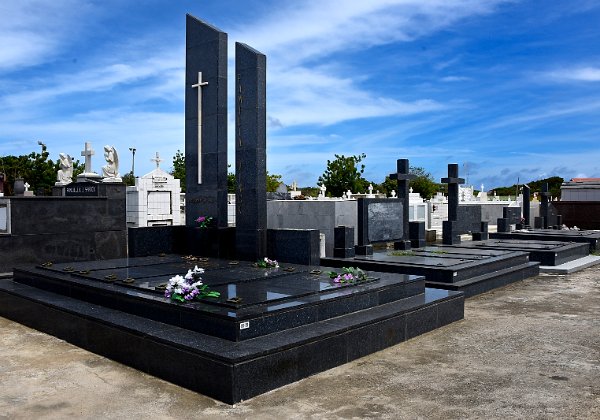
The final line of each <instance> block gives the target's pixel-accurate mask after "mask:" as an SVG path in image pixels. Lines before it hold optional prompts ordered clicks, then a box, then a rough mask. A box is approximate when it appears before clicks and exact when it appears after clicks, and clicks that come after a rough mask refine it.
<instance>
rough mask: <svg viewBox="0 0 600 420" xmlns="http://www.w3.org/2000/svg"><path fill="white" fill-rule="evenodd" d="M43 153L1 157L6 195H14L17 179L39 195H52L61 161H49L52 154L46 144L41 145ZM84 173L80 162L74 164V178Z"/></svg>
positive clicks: (1, 169)
mask: <svg viewBox="0 0 600 420" xmlns="http://www.w3.org/2000/svg"><path fill="white" fill-rule="evenodd" d="M41 146H42V152H41V153H37V152H32V153H30V154H28V155H21V156H3V157H0V172H3V173H4V174H5V177H6V179H5V188H4V193H5V194H6V195H12V194H13V193H14V182H15V179H16V178H23V179H24V180H25V182H27V183H28V184H29V185H30V186H31V187H30V189H31V191H34V192H35V193H36V194H38V195H50V194H51V193H52V187H53V186H54V183H55V182H56V174H57V172H58V170H59V169H60V159H57V160H56V162H54V161H52V160H51V159H48V157H49V155H50V153H48V150H47V148H46V145H45V144H41ZM82 171H83V168H82V166H81V165H80V164H79V161H74V162H73V177H75V176H77V175H78V174H80V173H81V172H82Z"/></svg>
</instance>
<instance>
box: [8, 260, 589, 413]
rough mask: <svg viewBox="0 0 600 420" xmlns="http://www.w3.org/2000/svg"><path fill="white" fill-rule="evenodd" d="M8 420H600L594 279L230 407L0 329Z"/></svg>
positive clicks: (538, 282)
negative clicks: (80, 419)
mask: <svg viewBox="0 0 600 420" xmlns="http://www.w3.org/2000/svg"><path fill="white" fill-rule="evenodd" d="M165 363H168V360H165ZM5 418H10V419H13V418H14V419H21V418H22V419H41V418H44V419H65V418H85V419H105V418H107V419H113V418H114V419H125V418H127V419H140V418H146V419H149V418H152V419H168V418H177V419H187V418H207V419H213V418H252V419H294V418H311V419H312V418H327V419H336V418H393V419H404V418H406V419H413V418H435V419H437V418H439V419H450V418H485V419H489V418H502V419H506V418H527V419H535V418H540V419H546V418H557V419H559V418H580V419H598V418H600V269H598V268H596V267H592V268H589V269H586V270H585V271H582V272H579V273H575V274H570V275H568V276H553V275H540V276H538V277H535V278H531V279H527V280H525V281H523V282H519V283H515V284H513V285H510V286H507V287H505V288H503V289H499V290H496V291H493V292H490V293H487V294H484V295H480V296H477V297H475V298H471V299H469V300H467V303H466V310H465V319H464V320H463V321H460V322H457V323H455V324H452V325H449V326H447V327H444V328H441V329H439V330H437V331H433V332H431V333H428V334H425V335H423V336H420V337H417V338H415V339H412V340H410V341H408V342H406V343H402V344H399V345H397V346H395V347H392V348H389V349H387V350H384V351H381V352H378V353H375V354H372V355H370V356H367V357H364V358H362V359H359V360H356V361H354V362H352V363H349V364H346V365H344V366H340V367H338V368H335V369H331V370H329V371H326V372H323V373H321V374H318V375H315V376H312V377H310V378H307V379H305V380H302V381H300V382H297V383H294V384H290V385H288V386H285V387H283V388H280V389H278V390H275V391H271V392H269V393H267V394H264V395H261V396H258V397H255V398H253V399H251V400H249V401H245V402H242V403H240V404H237V405H235V406H228V405H226V404H223V403H220V402H217V401H214V400H212V399H210V398H207V397H204V396H202V395H199V394H196V393H194V392H191V391H188V390H186V389H183V388H179V387H177V386H175V385H172V384H170V383H167V382H165V381H162V380H160V379H157V378H154V377H151V376H148V375H145V374H143V373H140V372H138V371H136V370H134V369H131V368H128V367H126V366H123V365H120V364H118V363H115V362H113V361H110V360H107V359H105V358H103V357H100V356H97V355H95V354H92V353H89V352H87V351H84V350H81V349H79V348H77V347H74V346H72V345H70V344H68V343H65V342H64V341H61V340H58V339H56V338H54V337H51V336H48V335H46V334H43V333H39V332H37V331H34V330H31V329H29V328H26V327H24V326H22V325H19V324H16V323H14V322H11V321H8V320H6V319H3V318H0V419H5Z"/></svg>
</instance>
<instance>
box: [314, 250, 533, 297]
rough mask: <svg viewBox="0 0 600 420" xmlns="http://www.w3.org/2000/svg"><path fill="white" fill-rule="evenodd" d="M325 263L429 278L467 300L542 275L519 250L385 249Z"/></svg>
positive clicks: (433, 284)
mask: <svg viewBox="0 0 600 420" xmlns="http://www.w3.org/2000/svg"><path fill="white" fill-rule="evenodd" d="M321 263H322V264H327V265H332V266H335V267H340V266H344V265H349V264H355V265H357V266H359V267H361V268H362V269H365V270H374V271H380V272H394V273H406V274H414V275H422V276H425V277H426V282H425V285H426V286H427V287H433V288H442V289H446V290H459V291H463V292H464V293H465V296H466V297H470V296H473V295H475V294H479V293H483V292H486V291H489V290H492V289H494V288H496V287H501V286H504V285H506V284H509V283H512V282H514V281H519V280H523V279H524V278H527V277H530V276H533V275H537V274H539V263H537V262H532V261H530V260H529V253H528V252H523V251H517V250H502V249H480V248H476V247H462V246H461V245H446V246H428V247H425V248H416V249H412V250H408V251H394V250H384V251H380V252H374V253H373V255H370V256H363V255H357V256H355V257H354V258H323V259H321Z"/></svg>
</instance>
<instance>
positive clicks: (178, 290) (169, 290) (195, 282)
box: [165, 266, 221, 302]
mask: <svg viewBox="0 0 600 420" xmlns="http://www.w3.org/2000/svg"><path fill="white" fill-rule="evenodd" d="M203 273H204V269H202V268H198V266H194V269H193V270H188V272H187V274H186V275H185V276H180V275H179V274H178V275H176V276H175V277H171V279H170V280H169V283H168V284H167V287H166V289H165V297H166V298H170V299H171V300H176V301H178V302H190V301H192V300H194V299H202V298H205V297H215V298H216V297H219V296H221V294H220V293H219V292H215V291H212V290H210V289H209V287H208V286H207V285H206V284H204V283H203V282H202V277H200V275H201V274H203Z"/></svg>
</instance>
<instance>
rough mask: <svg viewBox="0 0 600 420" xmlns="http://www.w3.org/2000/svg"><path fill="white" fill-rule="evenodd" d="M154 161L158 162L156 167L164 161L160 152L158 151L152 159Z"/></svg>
mask: <svg viewBox="0 0 600 420" xmlns="http://www.w3.org/2000/svg"><path fill="white" fill-rule="evenodd" d="M150 160H151V161H152V162H155V163H156V167H157V168H158V165H160V162H162V161H163V160H162V159H161V158H160V157H159V156H158V152H156V157H155V158H154V159H150Z"/></svg>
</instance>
